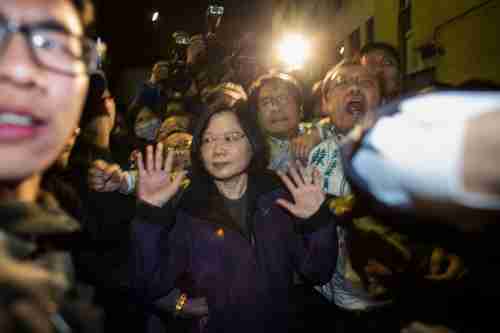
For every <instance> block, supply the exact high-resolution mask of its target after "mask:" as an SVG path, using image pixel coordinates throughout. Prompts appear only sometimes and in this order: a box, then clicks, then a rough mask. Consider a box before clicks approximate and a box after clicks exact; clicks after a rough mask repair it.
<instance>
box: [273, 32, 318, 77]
mask: <svg viewBox="0 0 500 333" xmlns="http://www.w3.org/2000/svg"><path fill="white" fill-rule="evenodd" d="M310 48H311V46H310V44H309V42H308V41H307V40H306V39H305V38H304V37H303V36H301V35H299V34H290V35H288V36H286V37H285V38H283V40H282V41H281V43H280V44H279V45H278V55H279V58H280V60H281V61H282V62H283V63H285V64H286V65H287V66H288V67H290V69H300V68H302V67H303V66H304V64H305V63H306V61H307V60H308V59H309V56H310V51H311V50H310Z"/></svg>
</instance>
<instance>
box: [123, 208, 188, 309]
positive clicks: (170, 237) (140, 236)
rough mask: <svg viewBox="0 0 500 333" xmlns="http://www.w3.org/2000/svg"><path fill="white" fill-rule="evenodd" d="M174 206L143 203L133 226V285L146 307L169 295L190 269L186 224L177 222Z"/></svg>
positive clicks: (139, 300)
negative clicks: (188, 265)
mask: <svg viewBox="0 0 500 333" xmlns="http://www.w3.org/2000/svg"><path fill="white" fill-rule="evenodd" d="M175 222H176V213H175V209H174V207H173V205H166V206H164V207H161V208H158V207H153V206H150V205H148V204H146V203H144V202H139V203H138V206H137V211H136V217H135V218H134V220H133V221H132V224H131V240H132V246H131V248H132V253H131V265H130V267H131V270H132V272H131V273H130V276H131V281H130V282H131V286H132V290H133V296H134V297H135V298H137V301H138V302H140V303H143V304H144V305H145V306H148V307H151V306H152V305H153V303H154V302H155V301H156V300H158V299H160V298H162V297H163V296H166V295H167V294H169V292H171V291H172V289H173V288H174V287H175V282H176V280H177V279H178V278H179V277H180V276H181V275H182V273H184V272H185V271H186V270H187V263H188V258H189V244H190V242H189V240H188V230H187V228H186V223H175Z"/></svg>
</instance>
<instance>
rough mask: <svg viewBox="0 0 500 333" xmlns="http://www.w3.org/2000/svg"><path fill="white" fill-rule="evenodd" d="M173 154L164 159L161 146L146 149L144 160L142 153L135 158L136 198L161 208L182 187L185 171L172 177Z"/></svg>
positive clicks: (170, 153) (160, 144)
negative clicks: (136, 169) (136, 172)
mask: <svg viewBox="0 0 500 333" xmlns="http://www.w3.org/2000/svg"><path fill="white" fill-rule="evenodd" d="M173 159H174V152H171V151H169V152H168V153H167V156H166V158H165V157H164V152H163V144H162V143H159V144H158V145H156V151H153V147H152V146H148V147H147V148H146V160H145V161H144V159H143V156H142V153H139V154H138V156H137V168H138V170H139V174H138V180H137V197H138V198H139V199H140V200H142V201H144V202H147V203H149V204H151V205H153V206H157V207H161V206H163V205H164V204H165V203H167V202H168V201H169V200H170V199H171V198H172V197H173V196H174V195H175V194H176V193H177V191H179V188H180V187H181V185H182V181H183V180H184V177H185V176H186V171H181V172H179V173H177V174H176V175H175V176H172V164H173Z"/></svg>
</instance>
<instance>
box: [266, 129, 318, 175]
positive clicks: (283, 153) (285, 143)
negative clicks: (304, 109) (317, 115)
mask: <svg viewBox="0 0 500 333" xmlns="http://www.w3.org/2000/svg"><path fill="white" fill-rule="evenodd" d="M311 126H312V125H311V124H310V123H300V124H299V135H302V134H305V133H307V131H308V130H309V129H310V128H311ZM267 142H268V144H269V150H270V156H271V158H270V162H269V166H268V169H270V170H273V171H282V172H286V171H287V170H288V163H290V162H292V161H295V156H294V154H293V152H292V151H291V149H290V140H286V139H285V140H283V139H278V138H276V137H273V136H270V135H269V136H268V137H267Z"/></svg>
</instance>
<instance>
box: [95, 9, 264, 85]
mask: <svg viewBox="0 0 500 333" xmlns="http://www.w3.org/2000/svg"><path fill="white" fill-rule="evenodd" d="M94 3H95V5H96V19H97V20H96V33H97V35H98V36H100V37H101V38H102V39H103V40H104V41H105V42H106V44H107V46H108V54H107V60H106V65H105V70H106V72H107V75H108V78H109V80H110V84H111V88H113V87H114V86H117V85H118V84H119V83H118V82H117V80H119V79H120V76H121V74H122V73H123V72H124V71H125V70H127V69H130V68H138V67H151V66H152V65H153V63H154V62H155V61H156V60H158V59H161V58H165V56H166V55H167V54H168V45H169V42H170V38H171V37H170V36H171V35H172V33H173V32H175V31H178V30H184V31H186V32H188V33H189V34H191V35H193V34H195V33H201V32H204V31H205V13H206V10H207V7H208V5H209V1H208V0H178V1H172V0H169V1H154V0H141V1H132V0H129V1H116V0H115V1H110V0H95V1H94ZM218 3H221V4H223V5H224V7H225V13H224V18H223V21H222V24H221V27H220V29H219V32H218V37H219V39H221V40H222V41H223V42H224V43H225V44H226V45H228V46H231V45H232V43H233V42H234V40H235V39H237V38H238V36H239V34H240V33H241V32H243V31H249V30H251V31H255V32H258V31H257V30H258V29H261V30H265V29H268V28H269V29H270V20H267V19H266V18H269V16H268V15H270V14H269V13H270V10H268V9H267V8H269V7H270V6H271V5H270V3H271V2H270V1H266V0H225V1H218ZM155 11H158V12H160V21H159V22H157V23H156V24H153V22H152V21H151V17H152V15H153V13H154V12H155Z"/></svg>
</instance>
